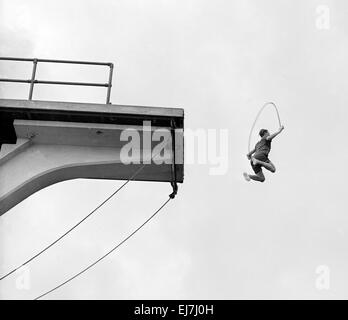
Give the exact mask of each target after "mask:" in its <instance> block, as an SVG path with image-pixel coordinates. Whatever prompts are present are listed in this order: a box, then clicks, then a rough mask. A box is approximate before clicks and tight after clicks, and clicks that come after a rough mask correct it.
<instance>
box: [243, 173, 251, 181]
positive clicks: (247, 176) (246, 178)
mask: <svg viewBox="0 0 348 320" xmlns="http://www.w3.org/2000/svg"><path fill="white" fill-rule="evenodd" d="M243 176H244V179H245V180H246V181H250V177H249V175H248V174H247V173H246V172H244V173H243Z"/></svg>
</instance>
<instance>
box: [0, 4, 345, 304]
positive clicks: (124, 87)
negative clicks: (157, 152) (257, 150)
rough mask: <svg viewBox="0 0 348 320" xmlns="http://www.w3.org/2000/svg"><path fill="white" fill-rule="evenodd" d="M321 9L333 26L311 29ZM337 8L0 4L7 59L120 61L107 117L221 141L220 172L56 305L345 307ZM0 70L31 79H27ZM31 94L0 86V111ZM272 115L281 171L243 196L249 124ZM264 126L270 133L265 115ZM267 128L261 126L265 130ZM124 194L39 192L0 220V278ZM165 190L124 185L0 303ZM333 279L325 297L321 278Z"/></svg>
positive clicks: (340, 7)
mask: <svg viewBox="0 0 348 320" xmlns="http://www.w3.org/2000/svg"><path fill="white" fill-rule="evenodd" d="M318 5H327V6H328V8H329V9H330V28H329V29H328V30H320V29H318V28H317V26H316V22H317V20H316V19H318V16H317V13H316V9H317V7H318ZM347 15H348V4H347V3H346V1H343V0H341V1H329V0H322V1H316V0H313V1H312V0H307V1H303V0H301V1H300V0H296V1H294V0H282V1H279V0H262V1H260V0H253V1H246V0H243V1H227V0H226V1H202V0H200V1H198V0H196V1H188V0H186V1H149V0H146V1H145V0H144V1H129V0H127V1H125V0H124V1H106V0H104V1H100V0H98V1H91V0H90V1H86V0H76V1H71V0H70V1H62V0H60V1H43V0H37V1H34V0H32V1H23V0H22V1H20V0H11V1H4V0H2V1H1V0H0V18H1V20H0V55H3V56H16V57H40V58H51V59H69V60H73V59H77V60H95V61H111V62H115V63H116V68H115V77H114V87H113V92H112V102H113V103H115V104H130V105H150V106H169V107H182V108H184V109H185V128H191V129H199V128H202V129H218V130H219V129H228V130H229V168H228V172H227V173H226V174H225V175H222V176H212V175H210V174H209V169H210V168H211V167H213V166H210V165H199V164H194V165H187V166H186V167H185V183H184V184H183V185H180V189H179V195H178V197H177V199H175V201H172V202H171V203H170V204H169V206H167V207H166V209H165V210H164V211H163V212H162V213H161V214H160V215H159V216H158V217H157V218H156V219H155V220H154V221H153V222H152V223H151V224H150V225H148V226H147V227H146V228H145V229H143V230H142V231H141V233H139V234H138V235H137V236H136V237H134V238H133V239H132V240H130V241H129V242H128V243H127V244H126V245H124V246H123V247H121V248H120V249H119V250H118V251H117V252H115V253H114V254H113V255H112V256H111V257H108V258H107V259H106V260H104V261H103V262H101V263H99V264H98V265H97V266H96V267H94V268H93V269H92V270H90V271H88V272H87V273H85V274H84V275H83V276H81V277H79V278H77V279H75V280H74V281H73V282H71V283H70V284H68V285H66V286H64V287H63V288H61V289H59V290H57V291H56V292H54V293H52V294H51V295H50V296H48V298H52V299H153V298H155V299H240V298H262V299H272V298H281V299H292V298H299V299H307V298H313V299H323V298H325V299H326V298H329V299H330V298H338V299H342V298H345V299H346V298H348V289H347V286H348V274H347V270H348V254H347V252H348V234H347V232H348V217H347V204H346V190H345V178H347V175H346V172H345V167H344V164H345V163H346V162H347V160H348V152H347V151H346V150H345V149H346V147H345V146H346V130H345V129H346V128H345V127H346V124H347V116H348V111H347V97H346V92H345V91H346V90H345V89H346V77H347V71H348V70H347V68H348V62H347V59H346V57H347V56H348V43H347V27H348V22H347ZM24 66H25V64H23V65H20V66H18V64H16V65H14V64H13V65H10V66H9V64H4V63H2V64H0V72H1V77H5V76H11V77H12V76H21V75H22V77H25V78H28V77H29V75H30V65H28V66H27V67H24ZM39 68H40V69H38V78H42V79H43V78H45V79H48V78H49V79H55V80H72V81H79V80H81V81H91V80H92V81H99V80H100V79H104V80H102V81H105V78H106V77H107V72H106V69H103V68H102V69H101V70H100V69H98V68H93V67H92V69H91V68H81V67H71V66H69V67H67V68H64V67H60V66H59V68H58V67H57V66H55V65H44V66H42V65H39ZM27 89H28V88H27V86H25V85H14V84H1V88H0V90H1V91H0V97H3V98H24V99H25V98H26V97H27ZM34 98H35V99H47V100H64V101H86V102H101V103H103V102H104V99H105V90H104V89H89V88H87V89H86V88H77V87H76V88H75V87H66V88H65V87H55V86H46V87H45V86H42V87H39V86H37V87H36V88H35V92H34ZM269 100H272V101H275V102H276V103H277V105H278V106H279V108H280V113H281V117H282V120H283V122H284V125H285V127H286V130H285V131H284V132H283V133H282V135H281V136H280V137H279V138H277V141H274V143H273V150H272V153H271V155H270V158H271V159H272V161H273V162H274V163H275V165H276V167H277V169H278V171H277V173H276V174H274V175H272V174H271V173H268V172H267V173H266V178H267V181H266V183H265V184H257V183H249V184H248V183H246V182H245V181H244V180H243V179H242V172H243V171H244V170H248V171H250V168H249V163H248V161H247V159H246V157H245V154H246V149H247V141H248V134H249V130H250V125H251V123H252V121H253V119H254V117H255V115H256V113H257V111H258V109H259V108H260V107H261V106H262V104H263V103H264V102H266V101H269ZM261 120H262V121H265V122H264V123H267V125H273V126H274V128H276V119H275V116H274V114H273V113H272V112H271V111H267V112H266V113H265V114H264V115H263V119H261ZM261 124H263V123H262V122H261V123H260V125H261ZM121 183H122V182H120V181H101V180H100V181H93V180H75V181H68V182H64V183H60V184H57V185H54V186H51V187H49V188H46V189H44V190H42V191H40V192H38V193H37V194H35V195H33V196H31V197H30V198H28V199H27V200H25V201H24V202H22V203H21V204H19V205H17V206H16V207H15V208H13V209H12V210H10V211H9V212H7V213H6V214H5V215H3V216H1V217H0V241H1V242H0V250H1V251H0V274H3V273H5V272H6V271H8V270H10V269H11V268H13V267H16V266H17V265H18V264H20V263H22V262H23V261H24V260H26V259H27V258H29V257H30V256H31V255H33V254H35V253H36V252H37V251H38V250H40V249H42V247H43V246H45V245H47V244H48V243H50V242H51V241H53V240H54V239H56V237H57V236H59V235H61V233H63V232H64V231H65V230H67V229H68V228H70V227H71V226H72V225H73V224H75V223H76V222H77V221H78V220H79V219H81V218H82V217H84V216H85V215H86V214H87V213H88V212H89V211H90V210H91V209H93V208H94V207H95V206H96V205H98V204H99V203H100V202H101V201H102V200H104V199H105V197H107V196H108V195H109V194H110V193H112V192H113V191H114V190H115V188H116V187H117V186H119V185H120V184H121ZM170 192H171V188H170V186H169V184H163V183H158V184H156V183H139V182H133V183H130V184H129V185H128V186H127V188H126V189H124V190H123V191H122V192H121V193H119V195H118V196H117V197H116V198H114V199H113V200H112V201H110V202H109V203H108V204H107V206H105V207H104V208H103V209H101V210H100V211H99V213H97V214H95V215H94V216H93V217H92V218H90V219H89V220H88V221H87V222H86V223H84V224H83V225H82V226H80V227H79V228H78V229H77V230H76V231H75V232H73V233H72V234H71V235H69V236H68V237H66V238H65V239H64V240H63V241H61V242H60V243H59V244H58V245H57V246H55V247H54V248H52V249H51V250H49V251H48V252H46V253H45V254H44V255H42V256H41V257H40V258H38V259H37V260H36V261H34V262H33V263H31V264H30V275H31V283H30V289H29V290H20V289H18V288H16V277H18V275H14V276H12V277H11V278H8V279H6V280H4V281H3V282H1V283H0V297H1V298H7V299H32V298H35V297H36V296H38V295H40V294H42V293H43V292H45V291H47V290H49V289H51V288H52V287H54V286H56V285H57V284H59V283H60V282H62V281H64V280H65V279H66V278H68V277H70V276H71V275H73V274H75V273H77V272H78V271H80V270H81V269H82V268H84V267H85V266H86V265H88V264H89V263H90V262H92V261H94V260H95V259H96V258H98V257H99V256H100V255H102V254H103V253H104V252H106V251H107V250H108V249H109V248H111V247H112V246H113V245H114V244H116V243H117V242H119V241H120V240H121V239H123V238H124V237H125V236H126V235H128V234H129V233H130V232H131V231H132V230H133V229H134V228H135V227H136V226H138V225H139V224H141V223H142V222H143V221H144V220H145V219H146V218H147V217H148V216H149V215H150V214H152V213H153V211H154V210H155V209H157V208H158V207H159V206H160V204H161V203H162V202H163V201H164V200H165V199H166V198H167V196H168V194H169V193H170ZM320 265H325V266H328V267H329V268H330V289H329V290H318V289H317V288H316V280H317V277H318V275H317V274H316V272H315V271H316V268H317V267H318V266H320Z"/></svg>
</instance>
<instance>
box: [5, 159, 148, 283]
mask: <svg viewBox="0 0 348 320" xmlns="http://www.w3.org/2000/svg"><path fill="white" fill-rule="evenodd" d="M145 165H146V163H145V164H143V165H142V166H141V167H140V168H138V170H136V171H135V172H134V173H133V175H132V176H131V177H130V178H129V179H128V180H127V181H126V182H125V183H123V184H122V185H121V186H120V187H119V188H118V189H117V190H116V191H114V192H113V193H112V194H111V195H110V196H109V197H108V198H106V200H104V201H103V202H102V203H101V204H99V205H98V206H97V207H96V208H95V209H94V210H92V211H91V212H90V213H89V214H88V215H87V216H85V217H84V218H83V219H82V220H80V221H79V222H78V223H77V224H75V225H74V226H73V227H71V228H70V229H69V230H68V231H66V232H65V233H63V234H62V235H61V236H60V237H59V238H57V239H56V240H55V241H53V242H52V243H51V244H49V245H48V246H47V247H45V248H44V249H42V250H41V251H40V252H38V253H37V254H35V255H34V256H32V257H31V258H30V259H28V260H27V261H25V262H24V263H22V264H21V265H20V266H19V267H17V268H15V269H13V270H12V271H10V272H8V273H7V274H5V275H4V276H2V277H1V278H0V281H1V280H4V279H5V278H7V277H8V276H10V275H11V274H13V273H14V272H16V271H17V270H18V269H20V268H22V267H24V266H25V265H27V264H28V263H30V262H31V261H33V260H34V259H36V258H37V257H38V256H40V255H41V254H43V253H44V252H45V251H47V250H48V249H49V248H51V247H52V246H54V245H55V244H56V243H57V242H58V241H60V240H62V239H63V238H64V237H65V236H67V235H68V234H69V233H70V232H71V231H73V230H74V229H76V228H77V227H78V226H79V225H80V224H81V223H82V222H84V221H85V220H87V219H88V218H89V217H90V216H91V215H92V214H93V213H95V212H96V211H97V210H98V209H100V208H101V207H102V206H103V205H104V204H105V203H107V202H108V201H109V200H110V199H111V198H113V197H114V196H115V195H116V194H117V193H118V192H119V191H120V190H121V189H123V187H125V186H126V185H127V184H128V183H129V182H130V181H132V180H133V179H134V178H135V177H136V176H137V175H138V174H139V173H140V171H142V170H143V169H144V167H145Z"/></svg>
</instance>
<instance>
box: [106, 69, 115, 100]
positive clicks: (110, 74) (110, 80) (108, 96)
mask: <svg viewBox="0 0 348 320" xmlns="http://www.w3.org/2000/svg"><path fill="white" fill-rule="evenodd" d="M109 66H110V73H109V83H108V92H107V96H106V104H110V103H111V102H110V95H111V87H112V74H113V71H114V64H113V63H110V65H109Z"/></svg>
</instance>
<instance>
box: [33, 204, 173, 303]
mask: <svg viewBox="0 0 348 320" xmlns="http://www.w3.org/2000/svg"><path fill="white" fill-rule="evenodd" d="M170 200H171V198H169V199H167V200H166V201H165V202H164V203H163V204H162V205H161V207H160V208H159V209H157V210H156V211H155V213H153V214H152V215H151V216H150V217H149V218H148V219H147V220H146V221H145V222H144V223H143V224H141V225H140V226H139V227H138V228H137V229H135V230H134V231H133V232H132V233H131V234H130V235H129V236H127V237H126V238H125V239H123V240H122V241H121V242H120V243H119V244H117V245H116V246H115V247H113V248H112V249H111V250H110V251H109V252H107V253H106V254H104V255H103V256H102V257H101V258H99V259H98V260H96V261H95V262H93V263H92V264H90V265H89V266H88V267H86V268H85V269H83V270H82V271H80V272H79V273H76V274H75V275H74V276H72V277H71V278H69V279H67V280H65V281H64V282H62V283H61V284H59V285H58V286H56V287H54V288H53V289H51V290H49V291H46V292H45V293H43V294H42V295H40V296H38V297H37V298H35V300H39V299H41V298H43V297H44V296H46V295H48V294H49V293H51V292H53V291H55V290H57V289H59V288H61V287H62V286H64V285H65V284H67V283H69V282H70V281H72V280H74V279H75V278H77V277H78V276H80V275H81V274H83V273H85V272H86V271H88V270H89V269H90V268H92V267H93V266H95V265H96V264H97V263H99V262H100V261H102V260H103V259H105V258H106V257H107V256H108V255H110V254H111V253H112V252H114V251H115V250H116V249H117V248H119V247H120V246H121V245H122V244H124V243H125V242H126V241H127V240H129V239H130V238H131V237H132V236H134V235H135V234H136V233H137V232H138V231H139V230H140V229H142V228H143V227H144V226H145V225H146V224H147V223H148V222H150V221H151V220H152V219H153V218H154V217H155V216H156V215H157V214H158V213H159V212H160V211H161V210H162V209H163V208H164V207H165V206H166V205H167V204H168V202H169V201H170Z"/></svg>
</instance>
